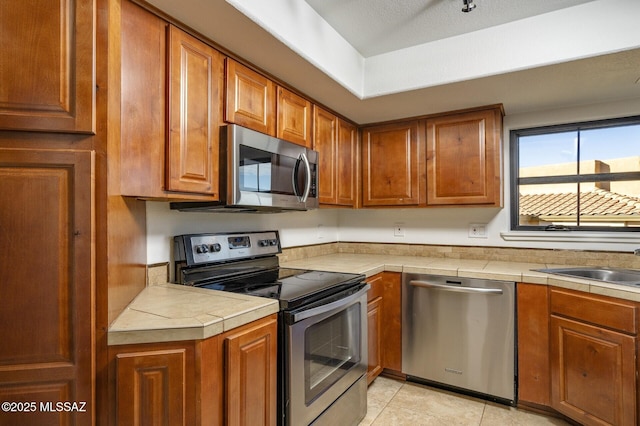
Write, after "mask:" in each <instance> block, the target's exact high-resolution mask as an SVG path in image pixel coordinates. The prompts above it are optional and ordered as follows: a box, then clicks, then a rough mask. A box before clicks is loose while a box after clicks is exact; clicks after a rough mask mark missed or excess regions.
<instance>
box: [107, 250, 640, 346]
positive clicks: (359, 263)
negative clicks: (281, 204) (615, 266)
mask: <svg viewBox="0 0 640 426" xmlns="http://www.w3.org/2000/svg"><path fill="white" fill-rule="evenodd" d="M280 266H282V267H287V268H299V269H315V270H320V271H331V272H349V273H359V274H364V275H365V276H367V277H370V276H372V275H375V274H377V273H379V272H383V271H390V272H412V273H423V274H433V275H446V276H458V277H465V278H480V279H490V280H502V281H516V282H526V283H530V284H539V285H549V286H555V287H563V288H568V289H572V290H579V291H583V292H587V293H594V294H599V295H603V296H610V297H617V298H620V299H626V300H631V301H638V302H640V288H637V287H632V286H624V285H617V284H608V283H604V282H600V281H593V280H586V279H578V278H570V277H561V276H557V275H550V274H546V273H543V272H537V271H532V269H541V268H554V267H567V266H569V265H552V264H541V263H520V262H508V261H487V260H468V259H451V258H435V257H434V258H431V257H414V256H397V255H381V254H352V253H335V254H328V255H323V256H316V257H310V258H306V259H301V260H293V261H287V262H282V263H281V264H280ZM276 312H278V302H277V301H276V300H273V299H267V298H261V297H255V296H247V295H242V294H234V293H228V292H223V291H216V290H209V289H201V288H195V287H189V286H183V285H178V284H169V283H166V284H158V285H152V286H148V287H146V288H145V289H144V290H143V291H142V292H141V293H140V294H139V295H138V296H137V297H136V298H135V299H134V300H133V301H132V302H131V303H130V304H129V306H128V307H127V308H126V309H125V310H124V311H123V312H122V313H121V314H120V316H118V318H117V319H116V320H115V321H114V322H113V324H112V325H111V327H110V328H109V333H108V343H109V345H122V344H132V343H151V342H168V341H178V340H198V339H206V338H208V337H211V336H214V335H216V334H220V333H222V332H225V331H227V330H231V329H233V328H236V327H239V326H241V325H244V324H247V323H249V322H252V321H255V320H257V319H260V318H263V317H266V316H268V315H271V314H273V313H276Z"/></svg>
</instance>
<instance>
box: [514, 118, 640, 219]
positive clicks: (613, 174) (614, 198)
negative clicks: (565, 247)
mask: <svg viewBox="0 0 640 426" xmlns="http://www.w3.org/2000/svg"><path fill="white" fill-rule="evenodd" d="M511 179H512V182H511V229H512V230H585V231H586V230H588V231H640V116H638V117H630V118H624V119H614V120H603V121H595V122H588V123H574V124H568V125H560V126H551V127H542V128H533V129H522V130H513V131H512V132H511Z"/></svg>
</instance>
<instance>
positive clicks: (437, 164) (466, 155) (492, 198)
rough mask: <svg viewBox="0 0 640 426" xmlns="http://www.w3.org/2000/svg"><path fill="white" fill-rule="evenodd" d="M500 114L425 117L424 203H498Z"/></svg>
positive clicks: (499, 187) (499, 198)
mask: <svg viewBox="0 0 640 426" xmlns="http://www.w3.org/2000/svg"><path fill="white" fill-rule="evenodd" d="M501 117H502V116H501V113H499V112H498V111H495V110H487V111H477V112H470V113H465V114H456V115H452V116H445V117H438V118H433V119H429V120H427V204H429V205H450V204H452V205H456V204H458V205H459V204H479V205H496V206H500V205H501V185H500V179H501V160H500V158H501V152H500V149H501V148H500V145H501V144H500V140H501V136H500V131H501V129H502V126H501Z"/></svg>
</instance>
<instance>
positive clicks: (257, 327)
mask: <svg viewBox="0 0 640 426" xmlns="http://www.w3.org/2000/svg"><path fill="white" fill-rule="evenodd" d="M277 333H278V329H277V319H276V317H275V316H273V317H271V318H269V319H267V320H263V321H259V322H256V323H253V324H251V325H249V326H248V327H241V328H239V329H238V330H232V331H230V332H228V333H225V334H223V335H222V338H223V339H224V345H225V379H224V380H225V407H226V409H225V413H226V416H225V420H226V421H225V424H227V425H273V426H275V424H276V416H277V413H276V410H277V407H276V404H277V360H276V357H277V347H278V343H277V341H278V336H277Z"/></svg>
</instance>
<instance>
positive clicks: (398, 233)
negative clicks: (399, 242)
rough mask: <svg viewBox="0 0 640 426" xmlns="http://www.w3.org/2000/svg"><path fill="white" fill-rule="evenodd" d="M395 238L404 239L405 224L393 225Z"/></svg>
mask: <svg viewBox="0 0 640 426" xmlns="http://www.w3.org/2000/svg"><path fill="white" fill-rule="evenodd" d="M393 236H394V237H404V223H401V222H398V223H395V224H394V225H393Z"/></svg>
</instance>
